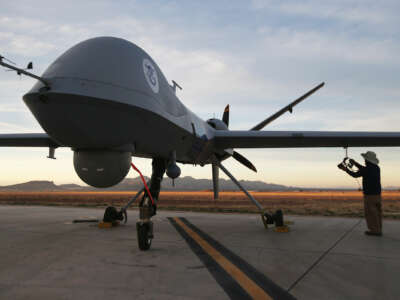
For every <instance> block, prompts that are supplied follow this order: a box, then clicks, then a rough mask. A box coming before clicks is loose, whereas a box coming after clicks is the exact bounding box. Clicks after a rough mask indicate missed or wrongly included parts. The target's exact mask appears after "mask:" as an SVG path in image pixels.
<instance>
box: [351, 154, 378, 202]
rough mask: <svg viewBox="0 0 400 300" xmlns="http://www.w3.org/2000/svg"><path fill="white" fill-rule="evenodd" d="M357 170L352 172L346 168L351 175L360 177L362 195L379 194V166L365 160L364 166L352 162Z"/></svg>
mask: <svg viewBox="0 0 400 300" xmlns="http://www.w3.org/2000/svg"><path fill="white" fill-rule="evenodd" d="M354 164H355V166H356V167H357V168H358V171H356V172H353V171H351V170H349V169H346V172H347V173H348V174H349V175H350V176H352V177H355V178H357V177H362V185H363V193H364V195H380V194H381V169H380V168H379V166H377V165H375V164H373V163H370V162H368V161H365V167H364V166H363V165H360V164H359V163H357V162H354Z"/></svg>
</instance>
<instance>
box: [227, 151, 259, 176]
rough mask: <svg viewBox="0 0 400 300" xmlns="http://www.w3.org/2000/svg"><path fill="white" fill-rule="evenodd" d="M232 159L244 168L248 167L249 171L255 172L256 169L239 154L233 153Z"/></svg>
mask: <svg viewBox="0 0 400 300" xmlns="http://www.w3.org/2000/svg"><path fill="white" fill-rule="evenodd" d="M232 157H233V158H234V159H236V160H237V161H238V162H240V163H241V164H242V165H245V166H246V167H248V168H249V169H250V170H252V171H254V172H257V169H256V167H255V166H254V165H253V164H252V163H251V162H250V161H249V160H248V159H247V158H246V157H244V156H243V155H241V154H239V153H238V152H236V151H233V155H232Z"/></svg>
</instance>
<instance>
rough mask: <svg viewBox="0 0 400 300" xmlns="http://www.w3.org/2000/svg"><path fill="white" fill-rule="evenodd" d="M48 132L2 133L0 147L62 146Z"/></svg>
mask: <svg viewBox="0 0 400 300" xmlns="http://www.w3.org/2000/svg"><path fill="white" fill-rule="evenodd" d="M60 146H61V145H59V144H58V143H56V142H55V141H54V140H52V139H51V138H50V137H49V136H48V135H47V134H46V133H19V134H0V147H53V148H56V147H60Z"/></svg>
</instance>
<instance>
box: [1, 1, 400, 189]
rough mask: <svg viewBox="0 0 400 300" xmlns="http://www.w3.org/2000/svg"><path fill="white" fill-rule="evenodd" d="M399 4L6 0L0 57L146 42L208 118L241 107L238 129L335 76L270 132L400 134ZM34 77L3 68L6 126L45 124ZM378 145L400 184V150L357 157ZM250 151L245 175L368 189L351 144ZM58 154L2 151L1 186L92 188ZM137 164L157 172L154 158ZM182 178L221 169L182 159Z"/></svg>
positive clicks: (234, 166) (36, 57)
mask: <svg viewBox="0 0 400 300" xmlns="http://www.w3.org/2000/svg"><path fill="white" fill-rule="evenodd" d="M399 9H400V2H398V1H395V0H387V1H371V0H362V1H361V0H346V1H344V0H335V1H330V0H327V1H317V0H309V1H274V0H253V1H102V0H96V1H91V0H89V1H54V0H53V1H40V0H38V1H34V2H33V1H23V0H19V1H7V2H5V1H4V3H2V5H1V10H0V54H1V55H3V56H5V57H7V58H9V59H11V60H13V61H15V62H16V63H17V64H18V65H19V66H25V65H26V64H27V63H28V62H29V61H33V64H34V70H33V72H34V73H35V74H39V75H40V74H42V73H43V72H44V70H45V69H46V68H47V67H48V66H49V65H50V64H51V63H52V62H53V61H54V60H55V59H56V58H57V57H58V56H60V55H61V54H62V53H63V52H64V51H66V50H67V49H69V48H70V47H72V46H73V45H75V44H76V43H79V42H81V41H83V40H85V39H88V38H92V37H96V36H115V37H120V38H124V39H127V40H129V41H131V42H133V43H135V44H137V45H138V46H140V47H141V48H143V49H144V50H145V51H146V52H147V53H148V54H149V55H150V56H151V57H152V58H153V59H154V60H155V61H156V62H157V64H158V65H159V66H160V68H161V69H162V70H163V73H164V75H165V76H166V77H167V78H168V79H169V80H175V81H177V82H178V83H179V84H180V85H181V86H182V87H183V90H182V91H179V92H178V96H179V98H180V100H181V101H182V102H183V103H184V104H185V105H186V106H187V107H188V108H189V109H190V110H192V111H193V112H195V113H196V114H198V115H199V116H200V117H201V118H202V119H204V120H207V119H209V118H212V117H218V118H221V116H222V112H223V109H224V107H225V105H226V104H230V107H231V113H230V129H235V130H245V129H249V128H251V127H253V126H254V125H255V124H257V123H258V122H260V121H262V120H263V119H265V118H266V117H268V116H269V115H271V114H272V113H274V112H276V111H277V110H279V109H280V108H282V107H283V106H285V105H287V104H288V103H289V102H291V101H293V100H294V99H296V98H297V97H299V96H300V95H302V94H304V93H305V92H306V91H308V90H309V89H311V88H313V87H314V86H316V85H317V84H319V83H320V82H322V81H324V82H325V83H326V85H325V86H324V87H323V88H322V89H321V90H319V91H318V92H317V93H315V94H314V95H312V96H311V97H310V98H308V99H307V100H305V102H303V103H301V104H300V105H299V106H296V107H295V109H294V113H293V114H285V115H284V116H282V117H281V118H279V119H278V120H275V121H274V122H273V123H271V124H270V125H268V126H267V127H266V128H265V130H319V131H320V130H323V131H324V130H326V131H342V130H349V131H400V120H399V114H400V84H399V83H400V77H399V76H400V75H399V74H400V55H399V53H400V19H399V18H398V11H399ZM34 83H35V81H34V80H33V79H31V78H27V77H19V76H17V75H16V74H15V73H14V72H5V71H4V70H3V69H1V70H0V133H28V132H43V130H42V128H41V127H40V125H39V124H38V123H37V122H36V120H35V118H34V117H33V116H32V114H31V113H30V111H29V110H28V108H27V107H26V106H25V104H24V103H23V101H22V96H23V95H24V93H26V92H27V91H28V90H29V89H30V88H31V87H32V86H33V84H34ZM366 150H372V151H375V152H376V153H377V155H378V158H379V159H380V161H381V164H380V165H381V169H382V184H383V186H385V187H387V186H400V182H399V176H398V174H399V171H400V156H399V149H398V148H368V149H367V148H350V149H349V156H352V157H354V158H355V159H357V160H359V161H362V158H361V157H360V155H359V154H360V153H361V152H365V151H366ZM239 152H240V153H242V154H244V155H245V156H246V157H247V158H249V159H250V160H251V161H252V162H253V163H254V165H255V166H256V167H257V169H258V172H257V173H254V172H252V171H250V170H248V169H247V168H245V167H243V166H241V165H240V164H238V163H237V162H236V161H235V160H233V159H228V160H227V161H225V162H224V165H225V166H226V167H227V168H228V169H229V170H230V171H231V172H232V173H233V174H234V175H235V176H236V177H237V178H239V179H245V180H262V181H265V182H268V183H277V184H284V185H290V186H300V187H326V188H332V187H348V188H357V182H356V181H355V180H354V179H353V178H351V177H349V176H346V175H345V174H344V173H343V172H342V171H340V170H339V169H337V167H336V165H337V164H338V163H339V162H340V161H341V160H342V159H343V157H344V150H343V149H342V148H331V149H326V148H325V149H323V148H318V149H240V151H239ZM46 156H47V149H44V148H43V149H34V148H1V149H0V166H1V172H0V185H6V184H13V183H19V182H24V181H28V180H51V181H54V182H55V183H56V184H61V183H78V184H83V182H82V181H81V180H80V179H79V177H78V176H77V175H76V174H75V172H74V169H73V163H72V156H73V152H72V151H71V150H70V149H57V150H56V157H57V159H56V160H51V159H47V158H46ZM134 163H135V164H137V165H138V167H139V168H140V169H141V170H142V171H143V173H144V174H146V175H150V172H151V168H150V165H151V161H150V160H146V159H138V158H134ZM128 176H130V177H136V176H137V174H135V173H134V171H131V172H130V173H129V174H128ZM182 176H192V177H195V178H211V167H210V166H205V167H193V166H187V165H186V166H182ZM222 177H224V176H222ZM225 178H226V177H225ZM177 184H179V180H178V181H177Z"/></svg>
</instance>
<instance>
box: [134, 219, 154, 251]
mask: <svg viewBox="0 0 400 300" xmlns="http://www.w3.org/2000/svg"><path fill="white" fill-rule="evenodd" d="M150 230H151V229H150V225H149V224H147V223H139V222H138V223H136V231H137V239H138V246H139V249H140V250H142V251H146V250H149V249H150V246H151V241H152V238H151V237H150V233H151V232H150Z"/></svg>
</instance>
